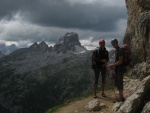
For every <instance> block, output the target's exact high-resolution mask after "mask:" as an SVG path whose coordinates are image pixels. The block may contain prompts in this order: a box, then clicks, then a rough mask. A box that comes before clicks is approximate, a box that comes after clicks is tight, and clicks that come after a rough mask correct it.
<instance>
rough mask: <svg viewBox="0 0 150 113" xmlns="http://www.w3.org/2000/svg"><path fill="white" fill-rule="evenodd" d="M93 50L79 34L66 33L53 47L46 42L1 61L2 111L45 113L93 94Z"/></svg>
mask: <svg viewBox="0 0 150 113" xmlns="http://www.w3.org/2000/svg"><path fill="white" fill-rule="evenodd" d="M91 57H92V51H89V50H87V49H86V48H84V47H83V46H82V45H81V43H80V41H79V38H78V34H77V33H74V32H71V33H66V34H65V35H64V36H63V37H61V38H60V39H59V40H58V42H57V43H56V44H55V45H54V46H53V47H52V46H50V47H49V46H48V45H47V44H46V43H45V42H44V41H42V42H41V43H39V44H38V43H34V44H32V45H31V46H30V47H29V48H21V49H18V50H16V51H14V52H12V53H10V54H9V55H7V56H4V57H2V58H1V59H0V69H1V70H0V91H1V92H0V109H3V111H2V112H3V113H44V112H45V111H47V110H48V109H49V108H51V107H53V106H55V105H58V104H60V103H62V102H64V101H65V100H67V99H69V98H72V97H76V96H81V95H84V94H86V93H87V92H89V91H91V89H92V84H93V77H94V75H93V74H94V73H93V70H92V69H91ZM8 111H9V112H8Z"/></svg>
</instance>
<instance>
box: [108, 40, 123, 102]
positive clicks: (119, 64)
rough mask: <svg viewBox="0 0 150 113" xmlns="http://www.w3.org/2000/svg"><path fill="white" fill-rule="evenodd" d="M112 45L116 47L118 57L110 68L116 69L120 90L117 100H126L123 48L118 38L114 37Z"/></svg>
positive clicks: (116, 82)
mask: <svg viewBox="0 0 150 113" xmlns="http://www.w3.org/2000/svg"><path fill="white" fill-rule="evenodd" d="M111 44H112V46H113V47H114V48H115V49H116V53H115V54H116V58H115V63H114V64H110V65H109V68H111V69H113V68H114V69H115V73H116V75H115V81H114V82H115V86H116V87H117V89H118V91H119V100H117V101H125V98H124V96H123V54H124V53H123V49H122V48H120V47H119V45H118V40H117V39H112V41H111Z"/></svg>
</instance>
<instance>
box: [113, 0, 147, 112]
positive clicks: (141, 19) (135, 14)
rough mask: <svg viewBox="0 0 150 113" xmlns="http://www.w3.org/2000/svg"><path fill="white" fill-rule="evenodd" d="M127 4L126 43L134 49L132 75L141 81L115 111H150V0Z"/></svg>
mask: <svg viewBox="0 0 150 113" xmlns="http://www.w3.org/2000/svg"><path fill="white" fill-rule="evenodd" d="M126 6H127V9H128V26H127V30H126V34H125V37H124V43H128V44H129V45H130V47H131V49H132V62H133V65H134V67H133V68H132V69H131V74H130V76H131V77H132V78H136V79H140V80H141V83H138V84H134V85H133V86H135V88H134V92H132V93H133V94H132V95H131V96H129V97H128V98H127V99H126V101H125V102H124V103H122V104H121V105H120V104H119V105H118V106H117V105H116V106H117V107H116V109H114V111H115V110H116V111H115V113H141V112H142V113H145V112H146V113H149V107H148V106H149V103H148V102H149V101H150V97H149V95H150V0H126ZM129 84H131V83H129ZM130 88H132V85H131V86H130ZM144 106H145V107H144Z"/></svg>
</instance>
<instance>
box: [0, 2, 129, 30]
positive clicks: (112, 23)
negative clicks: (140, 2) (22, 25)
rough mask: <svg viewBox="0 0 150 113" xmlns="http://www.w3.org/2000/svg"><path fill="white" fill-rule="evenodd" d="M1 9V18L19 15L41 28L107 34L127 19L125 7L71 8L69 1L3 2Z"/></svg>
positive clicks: (77, 5)
mask: <svg viewBox="0 0 150 113" xmlns="http://www.w3.org/2000/svg"><path fill="white" fill-rule="evenodd" d="M0 8H1V9H0V18H7V19H11V18H12V17H13V15H14V14H16V13H17V12H20V13H21V16H22V18H23V19H24V20H26V21H28V22H30V23H34V24H38V25H40V26H46V27H60V28H77V29H83V30H93V31H107V32H108V31H113V30H115V29H116V22H117V21H118V20H119V19H125V18H126V17H127V14H126V9H125V8H122V6H104V5H101V4H100V3H98V4H74V5H71V4H70V3H69V2H66V0H13V1H12V0H1V1H0Z"/></svg>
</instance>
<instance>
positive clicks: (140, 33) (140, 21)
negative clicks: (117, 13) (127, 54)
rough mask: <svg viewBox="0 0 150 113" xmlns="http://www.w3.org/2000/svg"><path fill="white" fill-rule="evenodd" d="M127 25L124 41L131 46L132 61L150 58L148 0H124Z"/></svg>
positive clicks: (144, 60)
mask: <svg viewBox="0 0 150 113" xmlns="http://www.w3.org/2000/svg"><path fill="white" fill-rule="evenodd" d="M126 4H127V5H126V6H127V9H128V26H127V30H126V34H125V38H124V43H128V44H129V45H130V46H131V48H132V55H133V62H134V63H137V62H146V61H147V59H149V58H150V1H149V0H126Z"/></svg>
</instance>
